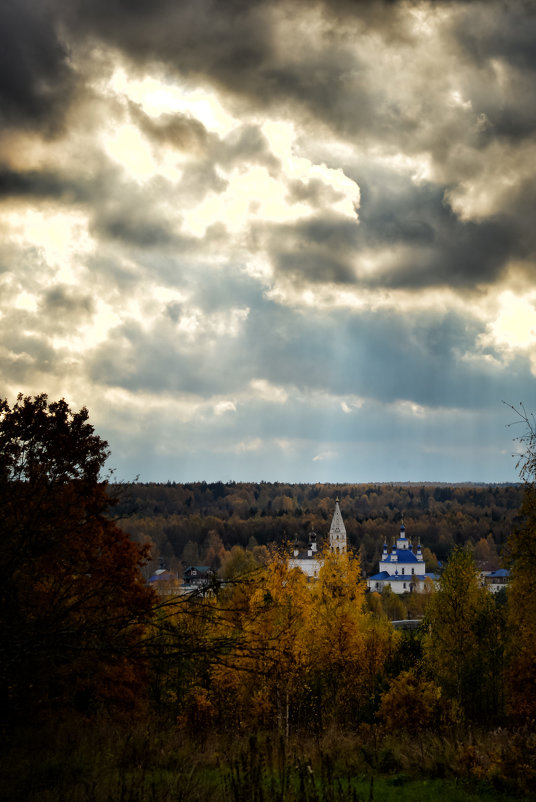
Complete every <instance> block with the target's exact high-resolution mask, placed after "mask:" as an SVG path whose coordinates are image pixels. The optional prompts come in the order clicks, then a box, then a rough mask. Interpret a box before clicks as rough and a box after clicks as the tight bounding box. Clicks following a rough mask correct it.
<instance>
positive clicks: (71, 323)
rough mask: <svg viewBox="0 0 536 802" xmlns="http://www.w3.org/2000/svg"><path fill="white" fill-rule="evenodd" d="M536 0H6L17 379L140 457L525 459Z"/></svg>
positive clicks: (532, 363) (369, 461)
mask: <svg viewBox="0 0 536 802" xmlns="http://www.w3.org/2000/svg"><path fill="white" fill-rule="evenodd" d="M535 42H536V3H534V2H528V1H527V2H522V1H521V0H509V2H499V1H498V0H484V1H483V2H478V1H472V2H467V0H466V1H465V2H454V0H453V1H452V2H441V0H439V1H438V2H396V0H392V1H390V2H387V0H383V1H382V0H372V1H371V2H359V1H358V0H317V1H316V2H315V0H307V2H301V1H300V0H247V1H246V0H190V1H189V2H186V1H185V0H182V1H181V0H151V2H149V1H148V0H106V1H104V0H92V1H91V2H85V1H84V0H39V2H35V0H4V2H3V3H2V4H1V5H0V61H1V68H0V126H1V131H0V395H1V396H2V397H5V398H7V399H8V400H9V401H10V403H12V402H13V401H14V400H15V398H16V396H17V394H18V393H19V392H22V393H24V394H25V395H26V394H27V395H34V394H37V393H41V392H45V393H48V395H49V398H50V399H51V400H53V399H57V398H60V397H63V398H65V399H66V400H67V401H68V402H69V404H71V406H72V407H73V408H74V409H79V408H80V407H82V406H86V407H87V408H88V409H89V412H90V420H91V422H92V423H93V425H94V426H95V429H96V431H97V433H98V434H100V435H101V436H102V437H104V438H106V439H107V440H108V442H109V445H110V451H111V456H110V458H109V461H108V467H109V468H113V469H114V470H115V472H116V473H115V476H116V478H118V479H121V480H123V481H131V480H134V479H136V477H139V480H140V481H143V482H150V481H164V482H165V481H168V480H171V481H177V482H187V481H202V480H205V481H207V482H210V481H216V480H222V481H261V480H265V481H284V482H335V483H339V482H340V483H342V482H345V483H346V482H380V481H385V482H397V481H417V482H418V481H437V482H465V481H473V482H508V481H516V479H517V476H518V475H517V472H516V459H515V458H514V457H513V453H514V452H515V451H516V449H517V445H516V443H515V442H513V438H514V437H515V436H516V435H517V434H521V433H522V431H520V430H519V428H518V429H516V427H515V426H514V427H512V426H509V424H510V423H512V421H513V420H515V415H514V414H513V411H512V410H511V409H510V408H509V407H508V406H507V405H505V403H504V402H505V401H506V402H507V403H510V404H514V405H517V404H519V403H520V402H523V403H524V404H525V406H526V408H527V409H530V410H531V409H533V408H534V407H535V402H534V398H535V388H536V380H535V377H536V283H535V281H534V277H535V266H536V261H535V260H536V217H535V211H536V181H535V177H536V176H535V174H536V138H535V136H534V134H535V130H536V45H535Z"/></svg>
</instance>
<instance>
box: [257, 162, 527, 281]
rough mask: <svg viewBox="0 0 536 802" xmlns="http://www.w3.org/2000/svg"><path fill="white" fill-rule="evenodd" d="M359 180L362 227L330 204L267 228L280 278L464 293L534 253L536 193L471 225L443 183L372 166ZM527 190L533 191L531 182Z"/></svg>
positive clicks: (356, 173)
mask: <svg viewBox="0 0 536 802" xmlns="http://www.w3.org/2000/svg"><path fill="white" fill-rule="evenodd" d="M348 172H352V171H348ZM352 177H353V178H354V179H355V180H356V181H357V183H358V184H359V186H360V189H361V203H360V208H359V224H358V223H357V220H356V222H355V223H354V222H352V221H350V220H340V219H338V218H334V217H333V218H332V217H330V215H329V205H327V207H326V208H325V209H324V212H323V216H318V217H317V218H315V219H312V220H307V221H303V222H298V223H294V224H292V225H280V226H273V227H268V228H267V230H266V236H267V242H268V249H269V252H270V254H271V258H272V263H273V264H274V266H275V268H276V270H277V271H278V272H279V273H280V274H281V275H285V276H287V277H292V278H293V279H294V280H295V281H297V282H298V283H300V284H301V283H304V282H334V283H338V284H348V285H356V286H357V285H358V286H361V287H366V288H372V289H374V288H381V287H386V288H390V289H395V288H399V289H416V290H417V289H424V288H426V287H455V288H458V289H460V290H461V291H463V290H466V289H471V288H474V287H476V286H481V285H486V284H491V283H493V282H495V281H496V280H497V279H498V278H499V277H500V276H501V274H502V273H503V271H504V270H505V268H506V267H507V265H508V261H509V259H511V258H512V256H513V255H517V256H519V257H521V258H526V257H530V255H531V254H532V253H533V250H534V244H535V243H534V237H533V235H532V234H531V232H532V226H531V225H530V222H529V220H528V219H526V220H524V219H523V218H524V216H529V215H530V214H531V211H530V210H531V209H532V208H533V203H534V200H535V198H534V197H532V198H531V199H530V201H529V198H525V199H522V198H523V197H524V196H523V195H521V197H520V198H519V200H518V202H517V205H516V206H515V207H513V208H511V209H509V210H508V213H502V214H497V215H495V216H494V217H492V218H490V219H486V220H483V221H482V222H472V221H469V222H465V221H462V220H460V219H459V218H458V217H457V216H456V215H455V214H454V213H453V212H452V209H451V208H450V206H449V205H448V204H447V203H446V202H445V198H444V192H445V191H444V188H443V187H440V186H437V185H434V184H431V183H428V182H425V183H421V184H418V185H416V184H415V183H414V182H412V181H411V180H410V178H409V176H406V177H401V176H397V175H396V174H393V173H390V172H388V171H382V170H380V169H378V168H373V169H371V168H370V167H366V166H363V167H362V168H361V169H354V170H353V172H352ZM526 193H532V195H534V191H533V188H532V183H531V182H527V187H526ZM523 231H525V235H523ZM392 249H397V255H396V261H394V263H393V260H392V258H390V259H389V261H388V262H385V259H386V258H387V257H384V258H383V261H382V257H381V255H380V256H379V257H378V264H377V265H376V266H375V268H374V271H373V272H370V271H368V270H363V269H362V259H363V258H364V257H365V256H366V257H367V258H370V256H371V254H372V255H374V253H376V252H377V253H379V254H381V253H382V251H385V250H387V251H388V252H389V251H390V250H392ZM384 262H385V263H384Z"/></svg>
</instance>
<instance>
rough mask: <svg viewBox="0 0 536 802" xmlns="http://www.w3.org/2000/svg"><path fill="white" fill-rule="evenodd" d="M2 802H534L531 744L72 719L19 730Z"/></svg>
mask: <svg viewBox="0 0 536 802" xmlns="http://www.w3.org/2000/svg"><path fill="white" fill-rule="evenodd" d="M1 746H2V750H3V754H4V757H5V758H6V759H5V761H4V763H3V766H2V769H1V773H0V799H5V800H10V802H17V801H18V800H25V802H56V800H58V799H66V800H67V799H68V800H69V802H104V801H105V800H106V801H107V800H112V799H113V800H129V802H145V800H153V802H172V800H173V802H176V800H188V801H189V802H206V801H207V800H211V802H338V801H339V800H340V801H341V802H342V801H343V800H344V801H345V802H347V801H351V800H355V802H373V800H381V802H391V800H392V802H395V800H397V802H400V800H402V801H404V800H407V801H408V802H409V800H412V802H413V801H415V802H437V800H445V802H447V800H448V802H477V800H483V801H484V802H488V801H489V802H491V800H502V802H510V801H511V800H514V799H518V798H519V795H521V796H522V797H523V798H524V799H530V798H534V795H533V794H532V788H533V787H534V780H535V769H536V738H535V735H534V733H532V734H529V733H528V732H527V731H525V730H521V731H516V732H507V731H497V732H495V733H492V734H489V733H485V732H479V731H475V732H473V733H472V734H471V735H470V736H468V735H465V736H461V735H460V733H459V732H458V731H456V730H453V731H452V732H451V733H449V734H448V735H444V736H441V737H439V736H437V735H434V734H432V733H428V734H427V736H426V737H424V738H423V740H422V742H421V745H420V747H418V746H417V745H416V744H415V742H414V739H413V737H412V736H411V735H405V736H400V735H399V736H397V737H393V736H392V735H390V734H388V733H387V731H386V730H383V729H382V728H381V727H373V728H364V729H363V730H362V731H359V732H356V733H353V734H342V733H340V732H337V731H334V730H327V731H326V732H325V733H324V734H323V735H322V736H321V737H320V738H311V737H309V736H304V735H302V736H300V737H299V738H298V737H297V738H291V739H290V740H286V739H285V738H281V737H278V736H277V735H275V734H273V733H268V734H266V733H265V734H263V733H259V734H258V735H254V736H253V735H250V736H243V737H238V738H237V737H233V736H230V735H229V736H222V735H219V736H215V735H214V734H213V735H211V736H209V737H208V738H207V739H202V740H199V739H196V738H193V737H191V736H186V735H185V734H184V733H183V732H181V731H179V730H177V729H168V728H165V729H162V728H159V727H158V726H155V724H154V722H153V723H152V724H149V723H148V722H147V720H144V721H138V722H132V721H131V722H129V723H128V725H127V724H126V722H119V721H117V719H115V720H111V719H109V718H101V717H99V718H93V719H92V720H91V722H88V721H87V720H86V721H79V720H75V719H71V720H67V721H63V722H62V723H61V724H60V725H59V726H55V727H53V728H52V727H50V728H45V729H44V730H41V731H36V730H32V731H31V732H27V731H19V732H18V733H15V734H12V736H11V738H10V741H9V743H8V744H6V743H2V744H1Z"/></svg>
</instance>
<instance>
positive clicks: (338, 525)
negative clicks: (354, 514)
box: [329, 496, 346, 554]
mask: <svg viewBox="0 0 536 802" xmlns="http://www.w3.org/2000/svg"><path fill="white" fill-rule="evenodd" d="M329 546H330V549H331V550H332V551H334V552H335V553H336V554H345V553H346V528H345V526H344V521H343V520H342V514H341V508H340V507H339V497H338V496H337V498H336V499H335V512H334V513H333V518H332V519H331V526H330V529H329Z"/></svg>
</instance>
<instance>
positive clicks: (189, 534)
mask: <svg viewBox="0 0 536 802" xmlns="http://www.w3.org/2000/svg"><path fill="white" fill-rule="evenodd" d="M111 492H112V493H115V494H116V495H117V496H118V498H119V502H118V503H117V504H116V506H115V508H114V514H115V515H117V516H118V517H119V518H120V519H121V521H120V523H121V526H122V527H124V528H125V529H126V530H127V531H128V532H129V533H131V535H132V536H133V538H134V539H135V540H136V541H138V542H145V543H149V544H150V546H151V555H152V559H151V562H150V563H149V565H148V567H147V568H146V572H148V571H151V570H153V569H154V568H155V567H157V566H158V565H159V563H160V561H162V562H163V563H164V564H165V565H166V567H168V568H170V569H171V570H174V571H178V572H179V573H180V571H181V567H182V566H184V565H199V564H202V565H211V566H212V567H213V568H216V569H219V568H221V565H222V563H224V562H225V559H226V555H227V554H228V553H229V552H230V551H231V549H232V547H233V546H237V545H238V546H241V547H242V548H244V549H247V548H249V549H250V550H252V549H253V548H254V547H255V546H267V545H268V544H270V543H278V544H284V543H295V542H298V543H299V544H301V545H305V544H306V542H307V538H308V537H309V534H310V533H311V532H312V531H314V532H316V533H317V535H318V536H319V539H320V541H321V540H322V539H323V538H326V537H327V535H328V532H329V525H330V522H331V517H332V515H333V509H334V505H335V499H336V498H339V499H340V507H341V512H342V514H343V518H344V522H345V526H346V532H347V536H348V544H349V546H350V548H351V549H352V550H353V551H355V552H356V553H357V554H359V556H360V559H361V566H362V570H363V571H364V572H365V573H366V574H371V573H373V572H374V571H375V570H376V568H377V565H378V560H379V557H380V554H381V550H382V547H383V543H384V540H387V543H388V544H389V543H392V542H393V540H394V539H395V538H396V537H397V535H398V530H399V527H400V522H401V518H402V515H403V516H404V523H405V526H406V530H407V535H408V537H410V538H411V539H412V540H413V541H414V542H417V539H418V538H420V540H421V544H422V546H423V549H426V553H425V558H426V559H427V566H428V568H429V569H430V570H435V569H437V561H439V562H440V563H443V562H445V560H446V559H447V558H448V555H449V554H450V552H451V551H452V549H453V548H454V547H455V546H461V545H468V546H469V548H470V549H471V550H472V552H473V555H474V557H475V559H476V561H477V562H478V563H479V564H480V565H481V566H482V567H483V568H488V569H491V570H493V569H495V568H498V567H499V564H500V557H501V555H502V553H503V552H504V547H505V543H506V541H507V538H508V535H509V534H510V532H511V531H512V529H513V528H514V526H515V525H516V521H517V520H518V518H519V509H520V506H521V501H522V497H523V487H522V485H521V484H519V485H513V484H512V485H509V484H503V485H473V484H460V485H457V484H441V485H434V484H403V485H392V484H356V485H329V484H315V485H311V484H283V483H279V482H262V483H260V484H254V483H248V482H240V483H236V482H229V483H227V484H223V483H222V482H215V483H212V484H207V483H206V482H195V483H189V484H176V483H171V482H168V484H132V485H121V486H114V487H112V488H111Z"/></svg>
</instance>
